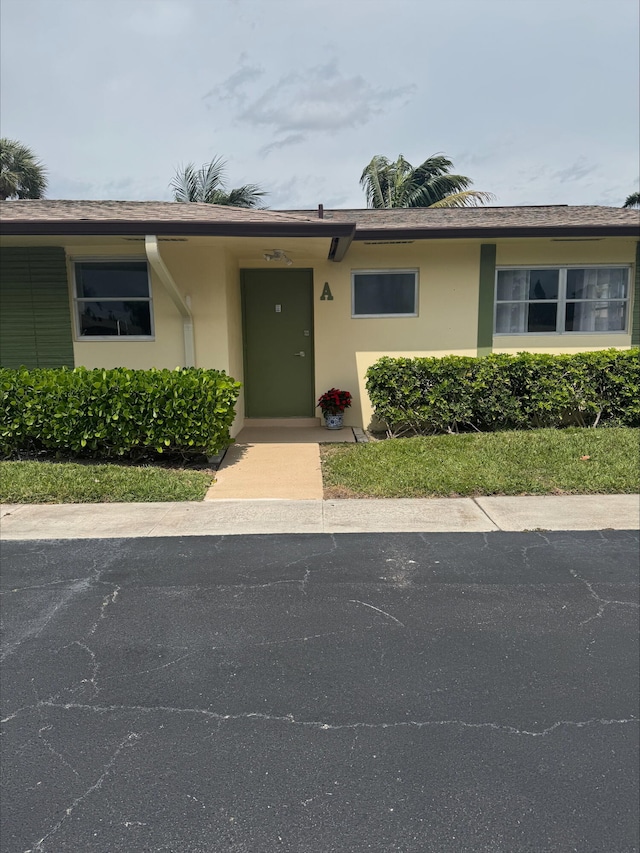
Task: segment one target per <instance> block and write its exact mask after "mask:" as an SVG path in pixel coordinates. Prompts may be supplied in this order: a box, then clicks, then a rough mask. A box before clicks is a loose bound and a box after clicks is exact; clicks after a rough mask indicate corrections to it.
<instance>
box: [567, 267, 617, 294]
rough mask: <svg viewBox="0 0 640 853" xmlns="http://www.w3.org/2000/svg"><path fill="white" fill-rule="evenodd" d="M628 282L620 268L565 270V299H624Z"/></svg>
mask: <svg viewBox="0 0 640 853" xmlns="http://www.w3.org/2000/svg"><path fill="white" fill-rule="evenodd" d="M628 280H629V273H628V270H626V269H622V268H617V269H615V268H613V269H612V268H591V269H576V270H567V299H625V298H626V296H627V283H628Z"/></svg>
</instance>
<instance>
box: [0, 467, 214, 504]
mask: <svg viewBox="0 0 640 853" xmlns="http://www.w3.org/2000/svg"><path fill="white" fill-rule="evenodd" d="M212 480H213V474H208V473H205V472H203V471H186V470H182V469H172V468H160V467H136V466H133V465H117V464H115V463H108V464H107V463H104V464H99V465H85V464H80V463H76V462H44V461H24V462H0V502H2V503H34V504H36V503H102V502H104V503H107V502H109V503H111V502H112V503H117V502H127V503H129V502H147V501H201V500H202V499H203V498H204V496H205V493H206V491H207V488H208V487H209V485H210V484H211V482H212Z"/></svg>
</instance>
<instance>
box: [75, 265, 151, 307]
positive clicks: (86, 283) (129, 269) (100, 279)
mask: <svg viewBox="0 0 640 853" xmlns="http://www.w3.org/2000/svg"><path fill="white" fill-rule="evenodd" d="M75 266H76V287H77V295H78V298H89V299H100V298H101V297H102V298H103V299H126V298H127V297H129V298H131V297H134V296H138V297H142V296H146V297H148V296H149V276H148V275H147V265H146V263H145V262H144V261H100V262H98V261H83V262H82V263H77V264H76V265H75Z"/></svg>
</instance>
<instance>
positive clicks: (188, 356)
mask: <svg viewBox="0 0 640 853" xmlns="http://www.w3.org/2000/svg"><path fill="white" fill-rule="evenodd" d="M144 248H145V252H146V253H147V260H148V261H149V264H150V265H151V269H152V270H153V271H154V273H155V274H156V275H157V276H158V278H159V279H160V281H161V282H162V284H163V286H164V288H165V290H166V291H167V293H168V294H169V296H170V297H171V301H172V302H173V304H174V305H175V306H176V308H177V309H178V311H179V312H180V315H181V316H182V330H183V335H184V365H185V367H195V364H196V353H195V342H194V336H193V314H192V313H191V298H190V297H189V296H186V297H184V298H183V297H182V294H181V293H180V291H179V290H178V286H177V285H176V283H175V281H174V280H173V277H172V275H171V273H170V272H169V270H168V269H167V267H166V265H165V262H164V261H163V260H162V258H161V257H160V249H159V247H158V238H157V237H156V236H155V235H154V234H147V235H146V236H145V238H144Z"/></svg>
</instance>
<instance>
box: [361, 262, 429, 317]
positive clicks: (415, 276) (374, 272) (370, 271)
mask: <svg viewBox="0 0 640 853" xmlns="http://www.w3.org/2000/svg"><path fill="white" fill-rule="evenodd" d="M408 273H412V274H413V282H414V291H413V304H414V311H413V313H411V314H356V313H355V309H356V276H358V275H407V274H408ZM419 277H420V270H419V269H418V268H417V267H415V268H410V269H398V268H395V269H368V270H351V319H352V320H371V319H379V318H381V319H384V318H387V319H394V318H402V317H417V316H418V295H419V293H420V281H419Z"/></svg>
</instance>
